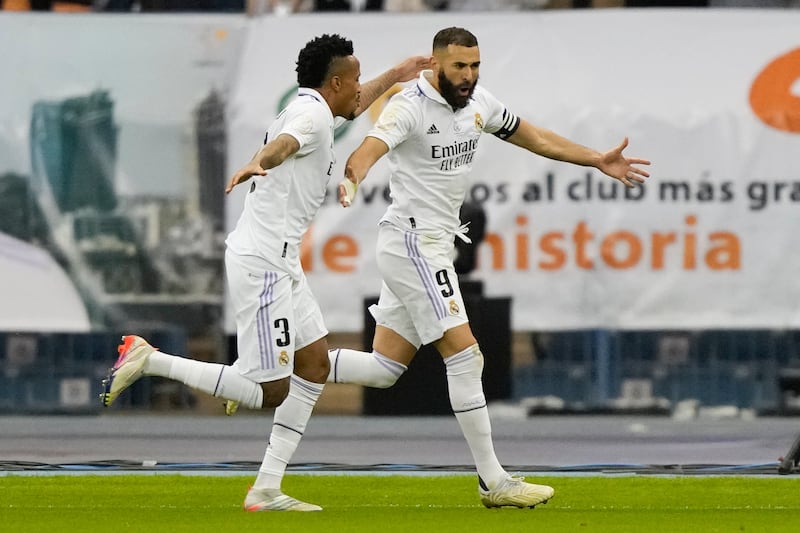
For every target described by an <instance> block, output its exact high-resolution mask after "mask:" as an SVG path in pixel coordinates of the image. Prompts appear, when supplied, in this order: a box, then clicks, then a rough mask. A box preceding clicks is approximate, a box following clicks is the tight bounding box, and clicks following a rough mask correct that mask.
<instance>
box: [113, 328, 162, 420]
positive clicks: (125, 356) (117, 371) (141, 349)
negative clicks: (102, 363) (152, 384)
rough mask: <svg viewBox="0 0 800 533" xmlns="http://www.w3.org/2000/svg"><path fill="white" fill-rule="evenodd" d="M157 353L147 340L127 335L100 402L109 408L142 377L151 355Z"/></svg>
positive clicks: (120, 347) (123, 339) (120, 346)
mask: <svg viewBox="0 0 800 533" xmlns="http://www.w3.org/2000/svg"><path fill="white" fill-rule="evenodd" d="M154 351H156V349H155V348H153V347H152V346H150V345H149V344H148V343H147V341H146V340H144V339H143V338H141V337H137V336H136V335H125V336H124V337H122V344H120V345H119V346H118V347H117V352H119V358H118V359H117V362H116V363H114V366H113V367H111V370H110V371H109V373H108V376H106V379H104V380H103V392H102V394H100V400H101V401H102V402H103V405H104V406H106V407H108V406H109V405H111V404H112V403H114V400H116V399H117V396H119V395H120V393H121V392H122V391H124V390H125V389H127V388H128V387H130V386H131V385H133V384H134V383H135V382H136V380H138V379H139V378H140V377H142V374H143V372H144V366H145V364H146V363H147V358H148V357H150V354H151V353H153V352H154Z"/></svg>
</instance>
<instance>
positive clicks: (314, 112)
mask: <svg viewBox="0 0 800 533" xmlns="http://www.w3.org/2000/svg"><path fill="white" fill-rule="evenodd" d="M341 122H343V119H340V121H339V122H337V121H336V120H335V119H334V116H333V113H331V110H330V107H328V103H327V102H326V101H325V100H324V99H323V98H322V96H321V95H320V94H319V93H318V92H317V91H315V90H313V89H308V88H300V90H299V91H298V96H297V98H296V99H295V100H293V101H292V102H291V103H290V104H289V105H288V106H287V107H286V108H285V109H284V110H283V111H281V113H280V114H279V115H278V116H277V118H276V119H275V122H273V124H272V125H271V126H270V127H269V130H268V131H267V136H266V139H265V140H264V142H265V143H267V142H269V141H270V140H272V139H275V138H276V137H277V136H278V135H280V134H282V133H285V134H288V135H291V136H292V137H294V138H295V139H297V142H298V143H300V149H299V150H298V151H297V152H296V153H295V154H294V155H293V156H291V157H289V158H288V159H286V160H285V161H284V162H283V163H282V164H280V165H278V166H277V167H275V168H273V169H270V170H268V171H267V175H266V176H254V177H253V178H251V180H252V181H251V183H250V190H249V192H248V194H247V196H246V198H245V202H244V209H243V210H242V214H241V216H240V217H239V221H238V222H237V223H236V228H235V229H234V230H233V231H232V232H231V233H230V234H229V235H228V238H227V240H226V241H225V243H226V245H227V246H228V249H229V250H231V251H232V252H233V253H235V254H238V255H251V256H257V257H260V258H262V259H264V260H265V261H267V263H269V264H270V265H271V267H272V268H274V269H275V270H278V271H284V272H288V273H289V274H290V275H291V276H292V277H293V278H294V279H298V278H299V277H300V276H301V274H302V267H301V265H300V240H301V238H302V237H303V234H305V232H306V230H308V227H309V225H310V224H311V222H312V220H313V219H314V216H315V215H316V214H317V211H318V210H319V207H320V205H322V202H323V200H324V199H325V191H326V189H327V185H328V182H329V181H330V179H331V173H332V171H333V165H334V163H335V162H336V157H335V155H334V152H333V131H334V127H335V126H336V125H338V124H339V123H341Z"/></svg>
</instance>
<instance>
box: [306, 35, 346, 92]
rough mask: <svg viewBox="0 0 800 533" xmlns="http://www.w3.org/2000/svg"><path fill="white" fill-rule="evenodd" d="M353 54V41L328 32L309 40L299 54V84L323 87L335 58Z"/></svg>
mask: <svg viewBox="0 0 800 533" xmlns="http://www.w3.org/2000/svg"><path fill="white" fill-rule="evenodd" d="M351 55H353V41H351V40H349V39H345V38H344V37H342V36H341V35H337V34H333V35H328V34H327V33H326V34H324V35H322V36H320V37H315V38H314V39H312V40H310V41H308V42H307V43H306V45H305V46H304V47H303V49H302V50H300V54H299V55H298V56H297V68H296V69H295V71H296V72H297V84H298V85H300V87H310V88H312V89H316V88H318V87H322V84H323V83H324V82H325V79H326V78H327V77H328V73H329V71H330V69H331V65H332V63H333V62H334V60H336V59H338V58H342V57H347V56H351Z"/></svg>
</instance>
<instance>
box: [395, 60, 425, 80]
mask: <svg viewBox="0 0 800 533" xmlns="http://www.w3.org/2000/svg"><path fill="white" fill-rule="evenodd" d="M430 67H431V56H411V57H409V58H408V59H406V60H404V61H403V62H402V63H400V64H398V65H396V66H395V67H394V70H395V75H396V76H397V83H402V82H404V81H409V80H413V79H414V78H416V77H417V76H419V73H420V72H421V71H423V70H425V69H427V68H430Z"/></svg>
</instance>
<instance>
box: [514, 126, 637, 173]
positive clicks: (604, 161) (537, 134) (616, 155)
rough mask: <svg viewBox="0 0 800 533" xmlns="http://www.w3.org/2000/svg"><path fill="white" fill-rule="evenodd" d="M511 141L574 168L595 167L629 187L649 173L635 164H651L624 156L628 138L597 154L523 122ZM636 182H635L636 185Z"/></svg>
mask: <svg viewBox="0 0 800 533" xmlns="http://www.w3.org/2000/svg"><path fill="white" fill-rule="evenodd" d="M508 142H510V143H512V144H515V145H517V146H520V147H522V148H525V149H527V150H530V151H531V152H533V153H535V154H538V155H541V156H543V157H547V158H549V159H555V160H558V161H566V162H567V163H573V164H575V165H581V166H586V167H595V168H597V169H598V170H600V171H601V172H603V173H604V174H606V175H608V176H611V177H612V178H614V179H617V180H619V181H621V182H622V183H623V184H624V185H625V186H626V187H634V186H635V184H636V183H644V180H645V178H647V177H649V176H650V174H649V173H648V172H647V171H646V170H644V169H642V168H640V167H638V166H634V165H649V164H650V161H648V160H647V159H641V158H638V157H630V158H629V157H625V156H624V155H623V154H622V151H623V150H624V149H625V148H626V147H627V146H628V138H627V137H625V139H624V140H623V141H622V142H621V143H620V144H619V145H618V146H616V147H614V148H612V149H611V150H609V151H607V152H598V151H597V150H593V149H591V148H587V147H585V146H581V145H580V144H576V143H574V142H572V141H570V140H569V139H566V138H564V137H562V136H560V135H558V134H557V133H554V132H552V131H550V130H547V129H544V128H540V127H538V126H534V125H533V124H531V123H530V122H527V121H526V120H521V121H520V124H519V128H517V131H515V132H514V134H513V135H511V136H510V137H509V138H508ZM634 182H636V183H634Z"/></svg>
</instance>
